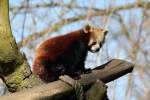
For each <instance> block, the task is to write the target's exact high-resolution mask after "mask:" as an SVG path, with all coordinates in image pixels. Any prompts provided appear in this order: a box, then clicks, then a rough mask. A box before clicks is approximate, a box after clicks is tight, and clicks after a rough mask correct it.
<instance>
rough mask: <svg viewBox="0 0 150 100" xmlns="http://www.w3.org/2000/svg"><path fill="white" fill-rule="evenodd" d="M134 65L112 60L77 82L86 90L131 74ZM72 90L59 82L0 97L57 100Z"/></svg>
mask: <svg viewBox="0 0 150 100" xmlns="http://www.w3.org/2000/svg"><path fill="white" fill-rule="evenodd" d="M133 67H134V65H133V64H131V63H129V62H126V61H123V60H118V59H113V60H111V61H109V62H107V63H106V64H104V65H102V66H98V67H96V68H95V69H93V71H92V72H91V73H88V74H83V75H81V79H80V80H79V82H81V84H82V85H83V86H84V87H85V88H86V87H89V86H90V85H91V84H92V83H94V82H95V81H96V80H101V81H103V82H104V83H108V82H110V81H112V80H115V79H117V78H118V77H121V76H123V75H125V74H127V73H129V72H132V70H133ZM72 92H73V88H72V87H71V86H70V85H68V84H66V83H64V82H63V81H61V80H58V81H55V82H52V83H49V84H44V85H41V86H38V87H34V88H33V89H30V90H27V91H25V92H18V93H15V94H10V95H8V96H2V97H0V99H1V100H6V99H7V100H20V99H22V98H24V99H27V100H35V99H36V100H37V99H38V100H47V99H48V100H59V99H61V98H62V97H63V98H64V97H65V96H68V95H70V94H71V93H72Z"/></svg>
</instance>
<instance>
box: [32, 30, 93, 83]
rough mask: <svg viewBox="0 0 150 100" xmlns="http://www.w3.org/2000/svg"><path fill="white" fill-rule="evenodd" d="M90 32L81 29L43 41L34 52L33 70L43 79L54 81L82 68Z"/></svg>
mask: <svg viewBox="0 0 150 100" xmlns="http://www.w3.org/2000/svg"><path fill="white" fill-rule="evenodd" d="M89 38H90V32H88V33H84V31H83V29H81V30H77V31H74V32H70V33H68V34H66V35H63V36H58V37H54V38H51V39H48V40H46V41H44V42H43V43H42V44H41V45H40V46H39V47H38V48H37V51H36V54H35V60H34V63H33V72H34V73H35V74H37V75H38V76H39V77H40V78H41V79H42V80H43V81H45V82H51V81H55V80H57V79H58V78H59V76H60V75H62V74H68V75H71V74H72V73H74V72H75V71H78V70H84V61H85V59H86V55H87V51H88V42H89Z"/></svg>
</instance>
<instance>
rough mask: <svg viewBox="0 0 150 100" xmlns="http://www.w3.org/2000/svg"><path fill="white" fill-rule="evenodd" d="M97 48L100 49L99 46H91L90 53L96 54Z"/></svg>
mask: <svg viewBox="0 0 150 100" xmlns="http://www.w3.org/2000/svg"><path fill="white" fill-rule="evenodd" d="M99 48H100V46H99V44H96V45H93V46H92V47H91V51H92V52H96V51H97V49H99Z"/></svg>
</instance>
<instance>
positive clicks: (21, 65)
mask: <svg viewBox="0 0 150 100" xmlns="http://www.w3.org/2000/svg"><path fill="white" fill-rule="evenodd" d="M8 2H9V1H8V0H1V1H0V41H1V42H0V74H1V75H3V76H4V78H5V81H6V84H7V86H8V87H9V90H10V91H11V92H16V91H20V90H23V89H25V88H30V87H32V86H34V85H35V84H36V85H37V84H41V83H42V81H40V80H39V79H38V78H36V77H35V76H34V75H32V73H31V70H30V67H29V65H28V63H27V61H26V59H25V57H24V56H23V55H22V54H21V53H20V51H19V49H18V47H17V44H16V42H15V39H14V37H13V35H12V32H11V27H10V22H9V9H8V8H9V5H8Z"/></svg>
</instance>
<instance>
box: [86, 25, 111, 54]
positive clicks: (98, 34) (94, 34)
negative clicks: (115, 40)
mask: <svg viewBox="0 0 150 100" xmlns="http://www.w3.org/2000/svg"><path fill="white" fill-rule="evenodd" d="M83 30H84V33H90V38H89V42H88V47H89V50H90V51H91V52H98V51H99V50H100V48H101V47H102V46H103V44H104V42H105V37H106V35H107V33H108V30H105V29H100V28H96V27H93V26H91V25H86V26H85V27H84V29H83Z"/></svg>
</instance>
